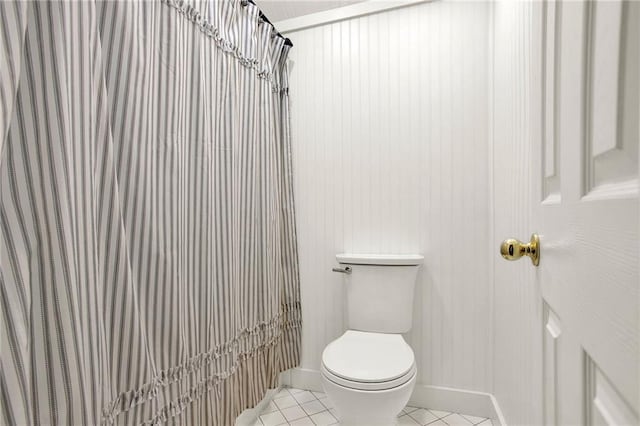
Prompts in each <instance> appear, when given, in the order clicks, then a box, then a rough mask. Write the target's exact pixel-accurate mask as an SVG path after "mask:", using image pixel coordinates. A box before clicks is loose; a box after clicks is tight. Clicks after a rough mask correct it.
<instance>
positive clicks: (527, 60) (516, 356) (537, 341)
mask: <svg viewBox="0 0 640 426" xmlns="http://www.w3.org/2000/svg"><path fill="white" fill-rule="evenodd" d="M493 7H494V13H493V30H492V39H493V40H492V49H493V55H492V58H493V64H492V71H491V72H490V85H491V87H492V94H493V96H492V98H493V103H492V105H493V108H492V114H493V119H492V122H493V126H492V139H491V143H492V151H493V155H492V158H493V161H492V163H493V167H492V169H493V174H492V180H493V210H494V215H493V221H494V223H493V229H494V233H493V244H492V246H493V247H494V250H495V251H494V253H495V254H494V258H493V261H494V273H493V275H494V279H495V285H494V289H493V297H494V305H493V306H494V308H493V315H494V321H493V327H494V360H493V362H494V368H493V370H494V384H493V393H494V395H495V397H496V398H497V400H498V402H499V403H500V407H501V409H502V412H503V413H504V416H505V418H506V420H507V423H508V424H514V425H516V424H518V425H539V424H543V423H544V422H543V419H542V400H541V398H542V365H541V364H542V362H541V360H542V355H541V354H542V348H541V345H542V324H543V320H542V311H543V309H542V306H541V300H542V299H541V296H540V288H539V287H538V286H537V285H536V280H535V279H534V278H535V276H534V274H535V272H536V269H535V268H532V267H531V264H530V262H528V261H527V260H520V261H519V262H507V261H505V260H503V259H502V258H501V257H500V256H499V255H498V254H497V250H498V247H499V244H500V242H501V241H502V240H503V239H505V238H511V237H514V238H518V239H521V240H524V241H527V240H528V238H529V236H530V235H531V233H532V232H536V231H537V232H541V230H534V229H532V228H531V223H532V221H531V214H530V211H531V207H532V182H531V174H532V171H531V167H532V159H533V155H532V152H531V147H532V143H531V135H532V132H531V127H530V126H531V111H530V103H531V102H530V95H529V94H530V90H532V88H531V82H530V77H531V75H530V71H531V68H530V67H531V65H532V61H534V60H537V59H536V58H535V57H533V50H534V49H532V47H531V42H532V39H531V37H532V27H531V22H532V21H531V18H532V16H531V14H532V13H533V10H534V9H533V8H534V7H536V5H535V3H533V2H510V1H499V2H496V3H494V5H493Z"/></svg>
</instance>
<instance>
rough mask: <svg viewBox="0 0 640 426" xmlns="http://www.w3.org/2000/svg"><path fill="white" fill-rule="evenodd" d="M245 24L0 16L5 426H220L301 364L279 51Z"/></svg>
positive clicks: (91, 4)
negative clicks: (101, 425) (281, 372)
mask: <svg viewBox="0 0 640 426" xmlns="http://www.w3.org/2000/svg"><path fill="white" fill-rule="evenodd" d="M258 14H259V11H258V9H257V8H256V7H255V6H253V5H252V4H246V3H241V2H240V1H235V0H227V1H210V2H196V1H193V2H185V1H182V0H162V1H145V2H142V1H137V2H107V1H98V0H96V1H77V2H60V1H52V2H45V1H36V2H31V1H27V2H0V95H1V100H0V142H1V144H2V145H1V146H0V190H1V192H0V196H1V199H0V232H1V234H0V267H1V268H0V280H1V281H2V282H1V283H0V284H1V286H0V288H1V299H0V301H1V302H0V309H1V312H0V317H1V319H0V321H1V323H0V330H1V331H0V332H1V336H0V345H1V347H0V350H1V362H2V369H1V370H0V387H1V388H0V424H7V425H13V424H19V425H47V424H52V425H53V424H64V425H97V424H127V425H128V424H141V423H143V424H158V423H165V422H168V423H171V424H191V425H213V424H216V425H231V424H233V421H234V419H235V416H237V414H238V413H239V412H240V411H242V409H244V408H247V407H250V406H252V405H253V404H255V403H256V402H257V401H259V399H260V398H261V397H262V396H263V394H264V392H265V390H266V389H267V388H268V387H272V386H274V384H275V383H276V378H277V375H278V373H279V372H280V371H282V370H285V369H288V368H291V367H293V366H295V365H296V364H297V363H298V359H299V346H300V301H299V282H298V266H297V249H296V238H295V227H294V210H293V199H292V175H291V158H290V136H289V124H288V116H289V112H288V94H287V70H286V66H285V62H286V59H287V53H288V49H289V46H287V45H285V42H284V40H283V39H282V38H281V37H279V36H276V35H275V32H274V30H273V28H272V27H271V25H269V24H267V23H265V22H262V21H261V20H260V19H259V16H258Z"/></svg>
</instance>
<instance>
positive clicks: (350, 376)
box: [320, 254, 424, 426]
mask: <svg viewBox="0 0 640 426" xmlns="http://www.w3.org/2000/svg"><path fill="white" fill-rule="evenodd" d="M336 260H337V261H338V263H340V264H341V268H334V271H336V272H343V273H345V275H344V277H345V280H344V281H345V294H346V314H347V328H348V330H347V331H346V332H345V333H344V334H343V335H342V336H340V337H339V338H337V339H336V340H334V341H333V342H331V343H329V344H328V345H327V347H326V348H325V349H324V351H323V353H322V365H321V368H320V370H321V375H322V386H323V388H324V391H325V393H326V394H327V396H328V397H329V398H330V400H331V401H332V402H333V405H334V407H335V409H336V414H337V415H338V418H339V420H340V424H341V425H342V426H368V425H385V426H389V425H395V424H396V422H397V416H398V414H399V413H400V412H401V411H402V409H403V408H404V407H405V405H406V404H407V402H408V401H409V398H410V396H411V392H412V391H413V388H414V386H415V383H416V375H417V370H416V364H415V358H414V355H413V350H412V349H411V347H410V346H409V345H408V344H407V342H405V340H404V338H403V337H402V334H401V333H406V332H408V331H409V330H410V329H411V323H412V315H413V297H414V288H415V282H416V276H417V273H418V268H419V267H420V265H421V264H422V262H423V260H424V258H423V257H422V256H421V255H415V254H412V255H393V254H389V255H380V254H377V255H372V254H338V255H336Z"/></svg>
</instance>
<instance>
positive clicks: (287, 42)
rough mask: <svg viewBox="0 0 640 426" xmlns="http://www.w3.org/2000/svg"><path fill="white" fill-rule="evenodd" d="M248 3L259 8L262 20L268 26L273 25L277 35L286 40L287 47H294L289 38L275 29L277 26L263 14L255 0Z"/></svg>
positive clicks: (249, 0) (247, 0)
mask: <svg viewBox="0 0 640 426" xmlns="http://www.w3.org/2000/svg"><path fill="white" fill-rule="evenodd" d="M246 2H247V3H251V4H252V5H254V6H255V7H257V8H258V12H259V13H260V14H259V17H260V19H262V20H263V21H264V22H266V23H267V24H269V25H271V26H272V27H273V30H274V31H275V32H276V35H277V36H278V37H280V38H283V39H284V44H285V46H289V47H293V43H292V42H291V40H289V39H288V38H287V37H285V36H283V35H282V34H280V33H279V32H278V29H277V28H276V27H275V25H273V24H272V23H271V21H270V20H269V18H267V15H265V14H264V13H262V10H260V7H259V6H258V5H257V4H256V2H255V1H254V0H246ZM242 4H246V3H245V2H242Z"/></svg>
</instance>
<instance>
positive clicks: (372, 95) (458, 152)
mask: <svg viewBox="0 0 640 426" xmlns="http://www.w3.org/2000/svg"><path fill="white" fill-rule="evenodd" d="M489 11H490V6H489V5H487V4H484V3H479V2H430V3H422V4H418V5H415V6H411V7H406V8H402V9H397V10H392V11H388V12H384V13H379V14H374V15H369V16H365V17H360V18H355V19H350V20H346V21H342V22H338V23H333V24H328V25H323V26H319V27H315V28H311V29H306V30H302V31H297V32H292V33H289V34H287V36H288V37H290V38H291V39H292V41H293V43H294V45H295V46H294V48H293V50H292V52H291V55H290V57H291V59H292V60H293V63H294V65H293V69H292V73H291V81H290V86H291V91H290V93H291V103H292V132H293V133H292V134H293V155H294V168H295V170H294V174H295V197H296V200H295V201H296V209H297V212H296V213H297V225H298V238H299V250H300V267H301V285H302V298H303V300H302V303H303V317H304V325H303V358H302V365H301V367H302V368H305V369H311V370H318V369H319V367H320V357H321V353H322V350H323V349H324V347H325V346H326V345H327V343H329V342H330V341H331V340H333V339H335V338H336V337H338V336H339V335H340V334H342V332H343V331H344V330H345V328H346V324H345V316H344V311H343V309H344V298H343V283H342V276H341V275H340V274H336V273H332V272H331V267H332V266H335V265H336V262H335V257H334V256H335V254H336V253H340V252H363V253H421V254H424V256H425V259H426V260H425V264H424V267H423V268H422V271H421V272H420V275H419V279H418V283H417V288H416V298H415V306H414V327H413V330H412V331H411V332H410V333H409V334H408V336H407V340H408V342H409V343H410V344H411V346H412V347H413V349H414V351H415V353H416V357H417V363H418V369H419V382H420V383H422V384H429V385H440V386H449V387H456V388H463V389H473V390H481V391H490V390H491V389H490V387H491V379H492V372H491V367H492V361H491V360H492V354H491V346H492V345H491V341H492V336H491V333H492V332H491V308H490V303H491V286H492V283H491V282H492V281H491V277H490V274H491V271H492V256H493V253H489V252H488V250H487V247H488V244H489V240H490V239H491V237H492V235H491V231H490V228H489V224H490V223H491V219H490V201H489V191H490V169H489V164H490V162H489V160H490V151H489V144H488V138H489V125H490V114H489V103H488V96H489V91H488V84H487V82H488V74H487V70H488V66H489V59H488V53H489V51H488V47H489V43H488V40H489V38H488V19H489Z"/></svg>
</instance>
